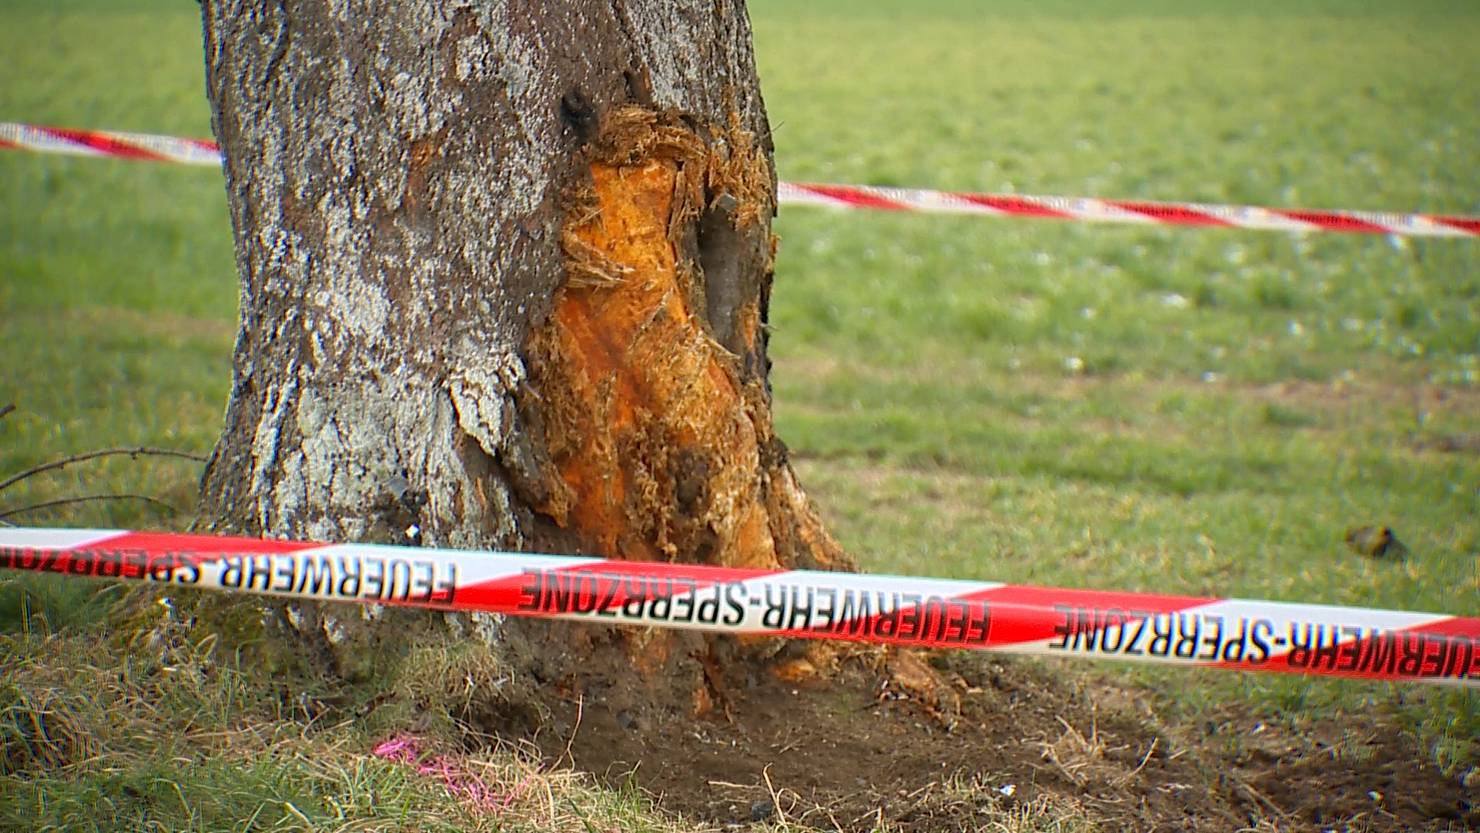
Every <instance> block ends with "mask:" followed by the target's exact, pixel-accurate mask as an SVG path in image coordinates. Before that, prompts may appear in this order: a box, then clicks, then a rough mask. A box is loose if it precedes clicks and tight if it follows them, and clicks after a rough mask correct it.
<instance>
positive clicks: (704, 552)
mask: <svg viewBox="0 0 1480 833" xmlns="http://www.w3.org/2000/svg"><path fill="white" fill-rule="evenodd" d="M706 135H709V134H706ZM590 153H591V156H592V158H593V161H592V162H591V164H590V180H589V183H587V185H586V186H585V187H583V188H582V189H581V190H580V192H579V193H577V194H575V195H573V196H572V203H573V205H572V206H571V207H570V209H569V214H568V220H567V223H566V225H565V228H564V229H563V232H562V241H561V242H562V246H563V248H564V250H565V253H566V255H567V275H568V277H567V281H566V283H565V285H564V287H563V288H562V289H561V290H560V292H559V294H558V295H557V297H556V299H555V304H554V311H553V313H552V315H551V316H550V317H549V318H548V319H547V321H546V322H545V323H544V324H543V325H541V326H540V327H538V328H537V329H536V330H535V331H534V332H533V333H532V334H531V337H530V340H529V342H528V343H527V345H526V346H527V356H528V362H529V365H528V366H529V379H530V388H531V390H530V391H529V393H528V397H527V404H531V405H532V407H533V409H535V410H537V411H538V414H539V418H538V424H539V425H540V428H541V433H542V439H543V445H544V449H545V452H546V453H547V454H548V458H549V464H550V465H549V470H550V471H551V472H552V475H551V479H552V480H556V479H558V482H552V483H549V484H546V488H544V489H542V490H540V493H541V494H546V495H548V496H549V497H548V500H546V501H545V502H544V504H543V505H537V506H535V509H536V510H537V511H540V512H541V513H543V514H544V515H546V516H547V517H549V518H550V519H552V520H553V521H554V522H555V523H556V524H558V525H559V526H561V527H563V528H564V529H566V530H569V531H572V532H574V533H575V534H576V535H577V536H578V537H579V538H580V540H581V541H582V542H583V543H584V544H585V546H586V547H587V548H588V550H589V551H591V552H593V553H598V554H601V555H604V556H607V557H610V558H624V559H641V560H673V561H686V562H703V563H712V564H722V565H727V566H737V567H752V568H760V569H778V568H798V567H804V568H812V569H830V568H836V569H850V568H852V567H853V563H852V561H851V560H850V559H848V557H847V556H846V554H845V553H844V552H843V551H842V549H841V548H840V547H839V546H838V544H837V543H836V542H835V541H834V540H833V539H832V537H831V536H830V535H828V533H827V532H826V530H825V529H824V527H823V525H822V523H821V521H820V520H819V519H818V517H817V515H816V512H815V510H814V509H813V507H812V505H811V503H810V501H809V500H808V499H807V497H806V495H805V494H804V493H803V492H802V490H801V487H800V485H798V483H797V481H796V478H795V475H794V474H793V473H792V471H791V468H790V466H789V464H788V463H787V462H786V458H785V448H784V447H783V446H782V445H781V444H780V442H779V441H778V440H776V438H775V436H774V434H773V432H772V429H771V413H770V402H769V399H768V397H767V394H766V392H765V388H764V382H765V380H764V378H762V377H760V376H759V375H755V371H751V375H747V373H746V372H745V371H744V370H743V369H742V366H743V365H744V362H743V361H742V359H741V357H740V356H736V355H735V354H733V353H731V352H730V351H729V350H727V349H726V348H725V347H724V346H723V345H722V344H720V343H719V342H718V341H716V339H715V338H714V337H712V335H711V333H710V331H709V329H708V327H707V324H706V322H705V321H704V320H703V319H702V317H701V316H703V315H705V314H707V310H706V309H705V306H704V304H705V301H704V298H705V292H706V290H707V287H705V286H704V285H703V283H702V282H703V281H704V275H703V272H702V270H701V268H700V266H699V264H698V263H697V262H696V259H695V257H696V256H695V247H696V246H703V245H704V241H703V240H701V239H699V238H698V236H697V229H698V228H699V226H700V225H701V224H700V217H701V215H702V213H703V211H704V210H705V209H706V208H707V207H708V206H709V205H711V204H713V203H714V202H715V201H717V200H718V199H719V197H720V196H721V195H727V199H728V201H729V203H730V204H732V205H733V206H734V211H733V214H732V216H733V218H734V219H733V223H734V225H733V226H732V228H734V229H735V230H736V232H737V233H755V234H765V235H766V236H767V237H766V240H767V245H770V246H772V247H774V238H772V237H770V235H769V231H768V230H767V229H766V228H765V226H764V223H761V222H759V221H758V219H757V218H760V217H762V216H769V212H770V210H771V208H770V206H771V205H773V202H772V201H771V192H770V188H771V184H770V183H771V181H772V180H771V178H770V168H769V166H768V164H767V163H766V160H765V157H764V156H763V155H761V154H760V153H759V151H757V150H755V148H754V146H753V144H752V143H751V141H750V139H749V138H748V137H745V136H737V135H735V134H733V133H731V134H729V135H726V134H723V133H719V134H718V137H717V138H716V137H713V136H711V138H710V139H709V140H705V139H703V138H701V136H700V134H698V133H696V132H695V131H694V129H693V128H691V127H690V126H689V125H688V124H687V123H685V122H683V121H682V120H680V119H677V118H675V117H668V116H663V115H660V114H657V113H654V112H652V111H647V110H640V109H637V108H629V109H627V110H619V111H618V112H617V113H615V114H614V115H612V116H610V117H609V118H608V121H607V123H606V125H605V126H604V128H603V133H602V135H601V136H600V137H598V139H597V140H596V142H595V143H594V144H593V146H592V148H591V150H590ZM696 241H697V242H696ZM773 251H774V248H773ZM763 277H764V276H763ZM741 303H742V305H741V307H740V308H739V310H738V313H737V315H738V318H737V320H738V322H739V334H740V342H741V344H740V346H741V347H742V348H743V349H745V350H748V351H750V352H751V354H752V355H754V354H755V353H756V352H757V350H758V348H759V347H760V345H759V342H760V339H761V331H762V327H763V326H764V324H763V322H762V320H761V306H760V304H761V299H760V297H759V296H758V295H757V296H756V297H752V298H749V299H742V302H741ZM760 372H764V371H760ZM677 640H678V637H676V636H675V635H674V634H673V632H671V631H661V632H659V631H637V632H633V633H630V634H628V637H627V639H626V643H627V649H628V652H629V654H630V655H631V659H632V661H633V662H634V664H635V666H636V667H637V668H639V669H640V670H641V672H642V674H643V675H644V678H647V679H659V678H661V677H662V674H661V673H660V671H661V669H662V668H663V667H664V666H665V664H668V663H670V662H682V661H684V657H687V656H689V654H687V653H686V652H685V651H683V650H680V649H679V648H678V645H679V643H678V642H677ZM740 644H741V645H743V646H744V648H743V650H744V651H746V652H748V653H752V654H760V655H766V656H769V655H771V654H772V653H773V652H774V651H775V650H776V648H777V647H779V646H780V644H781V641H780V640H776V639H774V638H770V637H766V638H759V639H742V640H740ZM835 661H836V649H835V648H832V647H830V646H829V647H819V648H818V649H817V650H813V651H809V652H808V653H807V654H806V658H805V659H804V660H803V661H802V662H799V663H791V664H789V665H785V666H784V672H785V673H787V674H790V675H792V676H794V677H798V678H800V677H805V676H807V675H808V674H811V673H817V672H818V671H819V670H822V669H829V668H831V667H833V665H834V663H835ZM716 676H717V675H716ZM716 698H718V700H716ZM723 700H724V696H723V692H722V690H721V688H720V687H718V684H717V683H715V682H714V681H710V682H708V683H707V684H701V688H700V689H696V690H695V691H694V692H693V696H692V706H693V708H694V710H695V712H696V713H699V712H707V711H709V710H711V709H712V708H713V707H714V705H715V703H716V702H721V703H722V702H723Z"/></svg>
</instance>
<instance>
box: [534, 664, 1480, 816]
mask: <svg viewBox="0 0 1480 833" xmlns="http://www.w3.org/2000/svg"><path fill="white" fill-rule="evenodd" d="M932 662H933V663H934V664H935V666H936V670H937V671H939V672H940V674H941V676H942V678H943V679H945V680H947V681H949V683H950V684H951V685H953V686H954V687H955V688H956V689H957V691H958V692H959V693H960V695H961V700H962V710H961V717H960V719H959V720H958V721H957V722H956V724H955V725H954V726H952V727H950V728H949V729H948V728H947V727H946V725H945V724H944V723H943V722H942V721H941V720H940V719H938V718H937V717H936V716H933V715H932V714H931V713H930V712H928V711H927V710H926V709H924V708H922V707H921V706H920V705H919V704H917V703H915V702H914V701H911V700H908V699H891V698H890V697H889V690H888V686H887V685H886V684H885V682H884V681H885V679H886V677H885V676H884V675H883V674H875V673H873V672H871V671H869V670H868V669H867V668H866V667H864V666H862V665H857V666H854V667H853V668H852V669H851V670H844V671H843V672H841V673H840V674H838V675H837V676H834V677H831V678H828V679H818V680H816V681H812V682H805V683H787V682H783V681H780V680H777V679H775V678H774V677H772V676H770V675H766V674H756V675H753V676H752V677H751V678H750V679H749V680H747V681H746V684H745V685H743V686H738V687H736V688H735V689H733V690H731V691H730V692H729V693H728V709H727V710H716V711H715V713H714V714H713V715H712V716H711V717H709V718H704V719H694V718H691V717H689V716H687V715H684V714H682V713H680V712H678V711H674V712H672V713H665V712H663V711H661V710H652V711H649V712H646V713H643V712H641V711H638V710H633V709H630V708H627V709H623V708H616V707H613V706H611V705H608V703H610V702H611V700H610V699H609V698H603V697H601V696H597V695H592V696H586V695H576V696H573V697H571V698H569V699H562V700H560V701H557V702H556V703H554V704H552V708H553V709H554V711H555V713H554V714H553V715H552V717H553V718H554V719H553V720H552V721H550V723H549V724H547V728H546V729H545V730H543V731H542V732H541V733H540V734H539V735H538V736H537V737H536V743H537V744H538V745H539V746H540V748H541V750H542V751H543V753H544V754H545V755H546V756H547V757H548V758H549V759H551V760H561V761H564V762H568V763H569V762H573V763H574V765H575V766H576V767H577V768H579V769H583V770H586V771H589V772H591V773H593V774H595V775H596V776H597V777H598V778H600V779H601V780H603V781H605V782H606V783H609V784H612V785H624V784H628V783H633V782H635V783H636V784H637V785H638V786H639V787H641V788H642V789H643V790H645V791H647V792H648V793H650V794H651V795H652V796H653V797H654V798H655V800H656V801H657V803H658V806H660V807H662V808H663V809H665V810H668V811H671V812H676V813H680V814H682V815H684V816H686V817H688V818H691V819H695V820H698V821H700V822H704V823H707V824H710V825H714V826H717V827H722V828H727V829H744V828H746V827H748V826H752V825H758V824H765V823H770V824H773V825H774V824H778V823H780V822H783V821H784V822H786V823H793V824H802V825H806V826H809V827H815V828H819V829H824V830H841V831H869V830H878V829H896V830H903V831H936V830H975V829H979V828H981V827H983V826H984V825H987V824H989V823H991V822H994V821H995V822H1000V821H1001V819H1002V818H1003V817H1004V813H1012V812H1014V811H1027V812H1030V813H1032V814H1033V815H1034V816H1035V817H1036V816H1042V815H1044V814H1047V815H1048V816H1049V817H1055V816H1058V817H1062V818H1063V819H1064V820H1065V821H1066V822H1069V820H1070V819H1078V820H1080V821H1081V822H1082V821H1089V822H1090V823H1091V824H1092V825H1094V827H1095V828H1098V829H1107V830H1121V829H1124V830H1148V831H1174V830H1175V831H1182V830H1187V831H1228V830H1239V829H1248V828H1256V829H1261V830H1280V831H1305V830H1310V831H1325V830H1332V829H1335V830H1360V831H1388V830H1392V831H1398V830H1404V831H1408V830H1468V829H1474V828H1475V827H1477V826H1480V796H1477V795H1476V794H1475V791H1474V790H1473V789H1470V788H1466V787H1465V786H1464V785H1463V784H1462V783H1461V782H1460V780H1459V779H1458V778H1457V777H1452V776H1450V777H1446V776H1445V775H1443V774H1442V773H1441V772H1440V771H1439V770H1438V768H1437V767H1436V766H1434V765H1432V764H1431V763H1429V762H1428V756H1427V755H1426V754H1424V753H1423V751H1422V750H1420V749H1419V748H1418V744H1417V742H1416V741H1415V740H1414V739H1413V738H1412V737H1411V736H1408V735H1404V734H1401V733H1399V732H1397V731H1396V730H1393V729H1390V728H1387V727H1384V726H1383V725H1381V723H1380V717H1378V716H1374V715H1363V716H1356V717H1354V716H1345V717H1343V718H1342V720H1341V724H1340V725H1339V726H1337V725H1329V726H1321V725H1317V726H1314V727H1312V728H1310V729H1309V730H1302V731H1299V732H1297V731H1293V730H1291V729H1288V728H1281V727H1277V726H1275V725H1273V724H1266V723H1263V722H1260V721H1259V720H1257V719H1256V718H1255V717H1253V716H1251V715H1247V714H1239V713H1237V712H1236V711H1234V710H1233V707H1227V708H1225V709H1224V711H1223V712H1221V713H1220V716H1219V718H1218V719H1216V720H1207V719H1206V717H1204V718H1200V723H1201V725H1185V724H1180V725H1179V724H1177V723H1175V722H1169V721H1168V720H1167V719H1164V718H1163V717H1162V716H1159V715H1158V714H1157V712H1156V710H1155V708H1154V705H1153V702H1154V698H1153V697H1151V696H1150V695H1149V694H1148V693H1147V692H1139V691H1136V690H1135V689H1128V688H1126V687H1125V686H1124V685H1123V684H1119V683H1104V682H1096V681H1095V680H1094V678H1093V677H1086V676H1083V675H1082V674H1073V675H1068V676H1064V677H1060V676H1054V675H1053V673H1052V672H1053V670H1054V669H1053V668H1052V667H1049V666H1045V665H1042V664H1039V663H1035V662H1022V661H1014V660H1003V659H999V658H994V657H988V656H984V655H979V654H959V655H950V654H941V655H933V656H932ZM587 690H591V689H587ZM726 711H727V714H726V713H725V712H726ZM1067 829H1079V828H1077V827H1075V826H1073V825H1072V824H1070V825H1069V826H1068V827H1067Z"/></svg>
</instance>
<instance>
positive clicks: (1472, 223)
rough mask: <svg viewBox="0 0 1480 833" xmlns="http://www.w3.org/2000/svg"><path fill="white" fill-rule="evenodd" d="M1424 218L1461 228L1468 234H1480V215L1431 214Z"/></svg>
mask: <svg viewBox="0 0 1480 833" xmlns="http://www.w3.org/2000/svg"><path fill="white" fill-rule="evenodd" d="M1424 219H1426V220H1428V221H1429V222H1431V223H1437V224H1438V225H1441V226H1448V227H1450V228H1453V229H1459V230H1460V231H1463V232H1465V233H1467V234H1475V235H1480V217H1440V216H1437V215H1434V214H1429V215H1426V216H1425V217H1424Z"/></svg>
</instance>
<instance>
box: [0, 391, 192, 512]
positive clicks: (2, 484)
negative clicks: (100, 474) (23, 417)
mask: <svg viewBox="0 0 1480 833" xmlns="http://www.w3.org/2000/svg"><path fill="white" fill-rule="evenodd" d="M8 407H11V408H13V407H15V406H13V405H11V406H8ZM0 416H4V412H0ZM116 454H127V455H128V456H130V457H139V456H141V455H142V456H145V457H179V458H181V459H185V460H194V461H195V462H197V463H204V462H205V461H206V457H205V455H203V454H193V453H191V452H189V451H176V450H175V449H172V448H149V447H148V446H139V447H137V448H105V449H102V450H101V451H89V452H87V453H85V454H72V455H69V456H67V457H63V458H61V459H60V460H52V461H51V462H49V463H41V464H39V465H35V466H32V467H30V468H28V469H26V470H25V471H23V472H20V473H18V474H14V475H11V476H10V477H7V478H5V479H4V480H0V491H4V490H5V489H6V488H7V487H10V486H13V485H15V484H16V483H19V482H21V481H22V480H25V479H26V478H27V477H30V476H32V475H35V474H40V473H42V472H44V471H51V470H52V469H60V468H64V467H66V466H70V465H72V464H73V463H81V462H83V461H85V460H92V459H95V458H98V457H109V456H113V455H116Z"/></svg>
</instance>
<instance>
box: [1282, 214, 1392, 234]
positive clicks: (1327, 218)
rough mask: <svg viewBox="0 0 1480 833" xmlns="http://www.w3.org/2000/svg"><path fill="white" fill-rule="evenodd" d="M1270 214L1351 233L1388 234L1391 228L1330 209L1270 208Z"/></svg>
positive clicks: (1328, 229)
mask: <svg viewBox="0 0 1480 833" xmlns="http://www.w3.org/2000/svg"><path fill="white" fill-rule="evenodd" d="M1269 212H1270V213H1271V214H1278V215H1280V216H1281V217H1289V218H1290V219H1292V220H1299V221H1301V222H1303V223H1310V224H1311V225H1314V226H1320V227H1321V228H1323V229H1325V230H1327V231H1344V232H1348V233H1351V234H1390V233H1392V231H1393V230H1392V229H1390V228H1388V227H1386V226H1380V225H1377V224H1376V223H1369V222H1367V221H1366V220H1362V219H1359V218H1357V217H1352V216H1349V215H1346V214H1338V213H1335V212H1331V211H1309V210H1303V209H1298V208H1271V209H1269Z"/></svg>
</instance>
